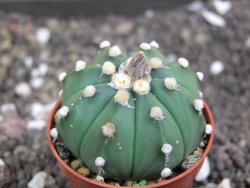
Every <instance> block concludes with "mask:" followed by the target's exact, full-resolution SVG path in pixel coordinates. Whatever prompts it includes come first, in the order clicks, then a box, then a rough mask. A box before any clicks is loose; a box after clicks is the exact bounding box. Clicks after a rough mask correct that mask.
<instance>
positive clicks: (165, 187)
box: [47, 99, 214, 188]
mask: <svg viewBox="0 0 250 188" xmlns="http://www.w3.org/2000/svg"><path fill="white" fill-rule="evenodd" d="M60 106H61V99H59V100H58V101H57V103H56V105H55V106H54V108H53V110H52V111H51V113H50V115H49V119H48V127H47V135H48V141H49V146H50V149H51V151H52V153H53V155H54V156H55V157H56V159H57V162H58V164H59V166H60V168H61V169H62V171H63V172H64V174H65V175H66V177H67V179H68V180H69V182H70V184H71V185H72V187H73V188H117V187H116V186H112V185H108V184H104V183H100V182H97V181H94V180H92V179H90V178H86V177H84V176H82V175H80V174H78V173H77V172H76V171H74V170H73V169H72V168H70V166H68V165H67V164H66V163H65V162H64V161H63V160H62V159H61V157H60V156H59V155H58V153H57V152H56V149H55V147H54V144H53V142H52V138H51V136H50V130H51V129H52V128H53V127H54V126H55V123H54V115H55V113H56V111H57V110H58V109H59V108H60ZM203 113H204V116H205V118H206V121H207V123H209V124H211V125H212V127H213V130H214V120H213V116H212V113H211V111H210V109H209V107H208V105H207V104H206V103H205V108H204V111H203ZM213 139H214V131H213V132H212V133H211V135H210V137H209V140H208V145H207V147H206V150H205V151H204V153H203V155H202V157H201V159H200V160H198V161H197V162H196V163H195V164H194V165H193V166H192V167H191V168H189V169H188V170H186V171H184V172H183V173H181V174H180V175H178V176H175V177H173V178H171V179H169V180H165V181H162V182H160V183H156V184H153V185H148V186H142V188H191V187H192V184H193V181H194V178H195V176H196V175H197V173H198V172H199V170H200V168H201V166H202V164H203V161H204V159H205V157H206V156H207V155H208V152H209V151H210V149H211V147H212V142H213ZM124 188H129V187H124Z"/></svg>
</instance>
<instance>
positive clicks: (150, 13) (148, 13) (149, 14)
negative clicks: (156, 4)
mask: <svg viewBox="0 0 250 188" xmlns="http://www.w3.org/2000/svg"><path fill="white" fill-rule="evenodd" d="M144 15H145V17H146V18H148V19H152V18H153V17H154V16H155V12H154V11H153V10H151V9H148V10H146V11H145V14H144Z"/></svg>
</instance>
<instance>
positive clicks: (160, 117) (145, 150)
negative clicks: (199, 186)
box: [57, 41, 206, 181]
mask: <svg viewBox="0 0 250 188" xmlns="http://www.w3.org/2000/svg"><path fill="white" fill-rule="evenodd" d="M158 47H159V46H158V44H157V43H156V42H151V43H150V44H148V43H142V44H141V45H140V48H138V50H136V52H135V53H133V54H131V55H130V56H129V55H125V54H123V53H122V52H121V50H120V48H119V47H118V46H110V43H109V42H108V41H104V42H103V43H101V44H100V52H99V53H98V55H97V56H96V57H95V58H94V59H93V60H92V61H91V62H89V63H85V62H84V61H77V62H76V65H75V68H74V70H73V71H71V72H70V73H68V74H66V73H63V74H61V75H60V76H59V80H60V81H62V82H63V94H62V107H61V108H60V109H59V111H58V113H57V114H58V116H60V122H59V126H58V132H59V136H60V138H61V139H62V141H63V143H64V145H65V146H66V147H67V148H68V149H69V150H70V151H71V152H72V153H73V154H74V155H75V156H76V157H78V158H80V159H81V160H82V161H83V162H84V163H85V164H86V165H87V166H88V167H89V168H90V169H91V170H92V171H94V172H95V173H96V174H97V175H98V176H97V177H98V180H100V181H102V180H103V179H102V178H103V177H104V178H106V177H107V178H112V179H120V180H138V179H154V178H158V177H161V176H162V177H168V176H169V175H171V170H172V169H173V168H175V167H176V166H178V165H179V164H180V163H181V162H182V161H183V159H185V157H187V156H188V155H189V154H190V153H191V152H193V151H194V150H195V149H196V148H197V146H198V145H199V143H200V142H201V141H202V138H203V135H204V133H205V126H206V122H205V119H204V116H203V114H202V109H203V102H202V100H201V99H200V93H199V90H198V83H199V80H202V79H203V75H202V73H200V72H199V73H197V74H195V73H194V72H192V71H191V69H190V68H189V62H188V61H187V60H186V59H184V58H179V59H178V61H177V62H169V61H168V60H167V59H166V58H165V56H164V55H163V54H162V53H161V52H160V51H159V50H158Z"/></svg>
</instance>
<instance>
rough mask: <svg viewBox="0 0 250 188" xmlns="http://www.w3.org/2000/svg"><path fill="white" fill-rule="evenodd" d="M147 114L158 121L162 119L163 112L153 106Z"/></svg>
mask: <svg viewBox="0 0 250 188" xmlns="http://www.w3.org/2000/svg"><path fill="white" fill-rule="evenodd" d="M149 116H150V117H151V118H154V119H155V120H159V121H160V120H163V119H164V116H163V112H162V110H161V108H160V107H158V106H153V107H152V108H151V110H150V114H149Z"/></svg>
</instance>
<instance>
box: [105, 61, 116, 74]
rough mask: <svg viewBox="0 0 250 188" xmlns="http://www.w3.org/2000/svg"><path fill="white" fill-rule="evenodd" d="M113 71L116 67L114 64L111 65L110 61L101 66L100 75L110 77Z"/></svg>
mask: <svg viewBox="0 0 250 188" xmlns="http://www.w3.org/2000/svg"><path fill="white" fill-rule="evenodd" d="M115 70H116V66H115V65H114V63H112V62H110V61H106V62H104V63H103V65H102V73H103V74H106V75H111V74H114V73H115Z"/></svg>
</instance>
